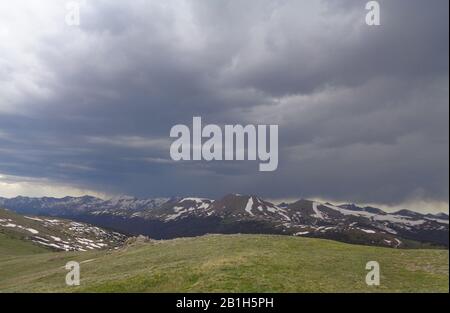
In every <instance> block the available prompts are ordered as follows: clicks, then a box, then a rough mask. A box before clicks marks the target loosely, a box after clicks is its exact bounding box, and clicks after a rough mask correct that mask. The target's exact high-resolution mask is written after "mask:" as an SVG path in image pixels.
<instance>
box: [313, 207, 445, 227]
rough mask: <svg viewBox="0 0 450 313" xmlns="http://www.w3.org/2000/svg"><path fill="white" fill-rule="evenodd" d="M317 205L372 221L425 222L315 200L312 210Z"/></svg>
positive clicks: (315, 208)
mask: <svg viewBox="0 0 450 313" xmlns="http://www.w3.org/2000/svg"><path fill="white" fill-rule="evenodd" d="M318 205H321V206H324V207H327V208H329V209H332V210H335V211H338V212H339V213H341V214H343V215H354V216H361V217H366V218H368V219H371V220H372V221H386V222H391V223H397V224H405V225H410V226H416V225H421V224H423V223H426V220H425V219H413V218H410V217H407V216H402V215H396V214H389V213H387V214H375V213H370V212H366V211H353V210H348V209H344V208H341V207H338V206H334V205H330V204H318V203H317V202H314V203H313V210H314V212H316V211H317V212H319V211H318V208H317V206H318ZM317 212H316V215H317ZM320 216H321V218H323V216H322V215H320ZM446 222H447V224H448V221H446Z"/></svg>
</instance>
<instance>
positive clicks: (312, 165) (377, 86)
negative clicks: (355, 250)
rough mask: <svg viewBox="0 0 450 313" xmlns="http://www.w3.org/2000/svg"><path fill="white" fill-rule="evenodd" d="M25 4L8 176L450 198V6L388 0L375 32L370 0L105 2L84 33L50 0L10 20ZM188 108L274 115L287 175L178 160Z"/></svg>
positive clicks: (235, 117) (90, 184) (5, 143)
mask: <svg viewBox="0 0 450 313" xmlns="http://www.w3.org/2000/svg"><path fill="white" fill-rule="evenodd" d="M18 3H19V4H14V3H13V2H11V3H10V4H9V5H10V6H11V7H12V8H14V7H15V6H16V8H15V9H16V10H15V11H13V12H15V17H16V18H15V19H13V17H14V15H13V14H12V13H10V16H9V17H10V19H8V18H7V17H8V16H5V17H4V16H3V15H4V14H5V13H2V14H3V15H0V17H3V20H4V22H3V24H0V26H2V25H3V26H7V27H8V26H10V27H9V28H10V31H9V35H8V37H7V39H8V40H9V42H8V41H5V40H3V42H6V43H9V45H7V44H5V46H2V49H1V50H0V95H1V101H2V103H0V173H3V174H8V175H14V176H15V177H21V176H23V177H36V178H46V179H49V180H51V181H55V182H64V183H68V184H72V185H74V186H78V187H83V188H89V189H92V190H97V191H101V192H107V193H126V194H132V195H137V196H152V195H177V194H196V195H202V196H211V197H216V196H220V195H222V194H224V193H227V192H240V193H257V194H260V195H262V196H266V197H271V198H281V197H293V198H295V197H299V196H303V197H311V196H313V197H323V198H330V199H336V200H348V201H362V202H375V203H384V204H396V203H400V202H402V201H405V200H408V199H410V198H414V199H415V198H417V199H426V200H432V201H444V202H448V144H449V143H448V124H449V120H448V100H449V98H448V66H449V64H448V52H449V51H448V1H445V0H442V1H440V0H434V1H401V0H395V1H380V4H381V23H382V25H381V26H379V27H368V26H367V25H365V23H364V18H365V14H366V11H365V8H364V7H365V1H339V2H336V1H287V0H284V1H269V0H263V1H239V2H238V1H164V2H162V1H133V2H132V3H131V2H130V3H124V2H114V3H112V2H111V1H100V0H97V1H89V2H86V3H84V4H83V5H82V7H81V25H80V27H68V26H66V25H64V22H63V21H64V14H65V12H64V10H63V9H64V6H63V5H60V6H56V5H55V4H54V3H53V2H50V1H49V2H48V3H47V4H45V6H44V8H42V7H41V8H40V10H35V11H33V12H32V13H28V14H29V15H27V16H31V18H29V19H28V20H24V19H22V21H21V23H20V24H18V25H17V24H14V23H15V22H14V21H15V20H16V19H17V17H21V16H22V15H24V14H25V13H24V12H23V11H21V10H19V9H21V7H20V5H21V4H20V1H19V2H18ZM35 12H38V13H35ZM48 12H51V13H48ZM34 18H35V19H34ZM0 23H1V22H0ZM8 23H10V24H8ZM33 23H40V24H39V26H40V27H36V24H33ZM194 115H195V116H202V118H203V120H204V122H205V123H219V124H234V123H255V124H260V123H266V124H275V123H276V124H279V125H280V165H279V169H278V171H276V172H274V173H260V172H258V171H257V164H256V163H252V162H244V163H241V162H232V163H227V162H217V163H205V162H183V163H173V162H171V161H170V160H169V145H170V140H169V138H168V134H169V130H170V128H171V127H172V126H173V125H175V124H179V123H184V124H188V125H189V124H190V123H191V122H192V116H194ZM230 186H232V187H230ZM230 188H232V190H231V189H230Z"/></svg>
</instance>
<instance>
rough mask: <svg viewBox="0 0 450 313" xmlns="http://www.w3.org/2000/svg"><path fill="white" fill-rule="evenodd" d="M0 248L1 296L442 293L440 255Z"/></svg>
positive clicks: (311, 246)
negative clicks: (371, 274)
mask: <svg viewBox="0 0 450 313" xmlns="http://www.w3.org/2000/svg"><path fill="white" fill-rule="evenodd" d="M4 243H5V244H6V245H7V246H6V247H4V246H3V244H4ZM0 244H1V248H0V252H1V253H2V256H1V257H0V291H4V292H5V291H7V292H9V291H12V292H24V291H31V292H36V291H40V292H50V291H52V292H53V291H58V292H448V291H449V278H448V270H449V262H448V259H449V255H448V250H431V249H427V250H400V249H399V250H396V249H389V248H379V247H368V246H358V245H349V244H344V243H340V242H334V241H328V240H321V239H309V238H297V237H287V236H265V235H264V236H263V235H229V236H225V235H211V236H203V237H198V238H186V239H176V240H170V241H162V242H156V243H139V244H135V245H132V246H128V247H126V248H123V249H120V250H116V251H91V252H52V253H48V252H45V253H42V251H36V250H33V253H30V254H29V255H24V254H23V249H22V248H13V249H12V250H14V251H11V252H9V255H8V252H7V251H6V250H8V246H9V247H11V242H9V243H8V240H5V238H4V237H0ZM33 249H34V248H33ZM39 252H40V253H39ZM4 253H5V255H3V254H4ZM69 260H76V261H80V262H82V261H88V262H85V263H82V264H81V285H80V286H79V287H68V286H66V285H65V275H66V270H65V269H64V265H65V263H66V262H68V261H69ZM368 261H378V262H379V263H380V267H381V285H380V286H378V287H369V286H367V285H366V283H365V275H366V273H367V271H366V270H365V264H366V263H367V262H368Z"/></svg>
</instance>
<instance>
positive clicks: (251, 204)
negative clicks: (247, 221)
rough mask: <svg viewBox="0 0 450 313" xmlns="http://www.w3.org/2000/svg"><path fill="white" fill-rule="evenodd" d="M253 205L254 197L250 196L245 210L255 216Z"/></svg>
mask: <svg viewBox="0 0 450 313" xmlns="http://www.w3.org/2000/svg"><path fill="white" fill-rule="evenodd" d="M252 207H253V197H250V198H249V199H248V202H247V205H246V206H245V209H244V210H245V212H247V213H248V214H250V215H251V216H255V214H253V212H252Z"/></svg>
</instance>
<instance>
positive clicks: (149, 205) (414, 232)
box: [0, 194, 449, 248]
mask: <svg viewBox="0 0 450 313" xmlns="http://www.w3.org/2000/svg"><path fill="white" fill-rule="evenodd" d="M0 207H2V208H6V209H9V210H12V211H15V212H17V213H20V214H32V215H35V216H52V217H61V218H67V219H72V220H75V221H79V222H86V223H89V224H93V225H96V226H100V227H106V228H110V229H114V230H116V231H119V232H122V233H125V234H128V235H146V236H149V237H151V238H154V239H171V238H177V237H192V236H200V235H204V234H208V233H222V234H234V233H253V234H280V235H290V236H303V237H316V238H325V239H332V240H337V241H342V242H347V243H356V244H365V245H376V246H386V247H392V248H404V247H426V246H445V247H447V248H448V244H449V233H448V223H449V216H448V215H447V214H445V213H439V214H422V213H418V212H414V211H410V210H401V211H398V212H394V213H387V212H385V211H383V210H381V209H379V208H374V207H360V206H357V205H355V204H344V205H334V204H331V203H328V202H327V203H322V202H318V201H312V200H306V199H302V200H299V201H296V202H292V203H281V204H274V203H271V202H269V201H266V200H264V199H261V198H260V197H258V196H255V195H239V194H229V195H226V196H224V197H223V198H221V199H217V200H212V199H204V198H197V197H185V198H181V197H174V198H151V199H137V198H133V197H118V198H114V199H109V200H102V199H99V198H96V197H91V196H84V197H65V198H50V197H43V198H29V197H16V198H12V199H7V198H0Z"/></svg>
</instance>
